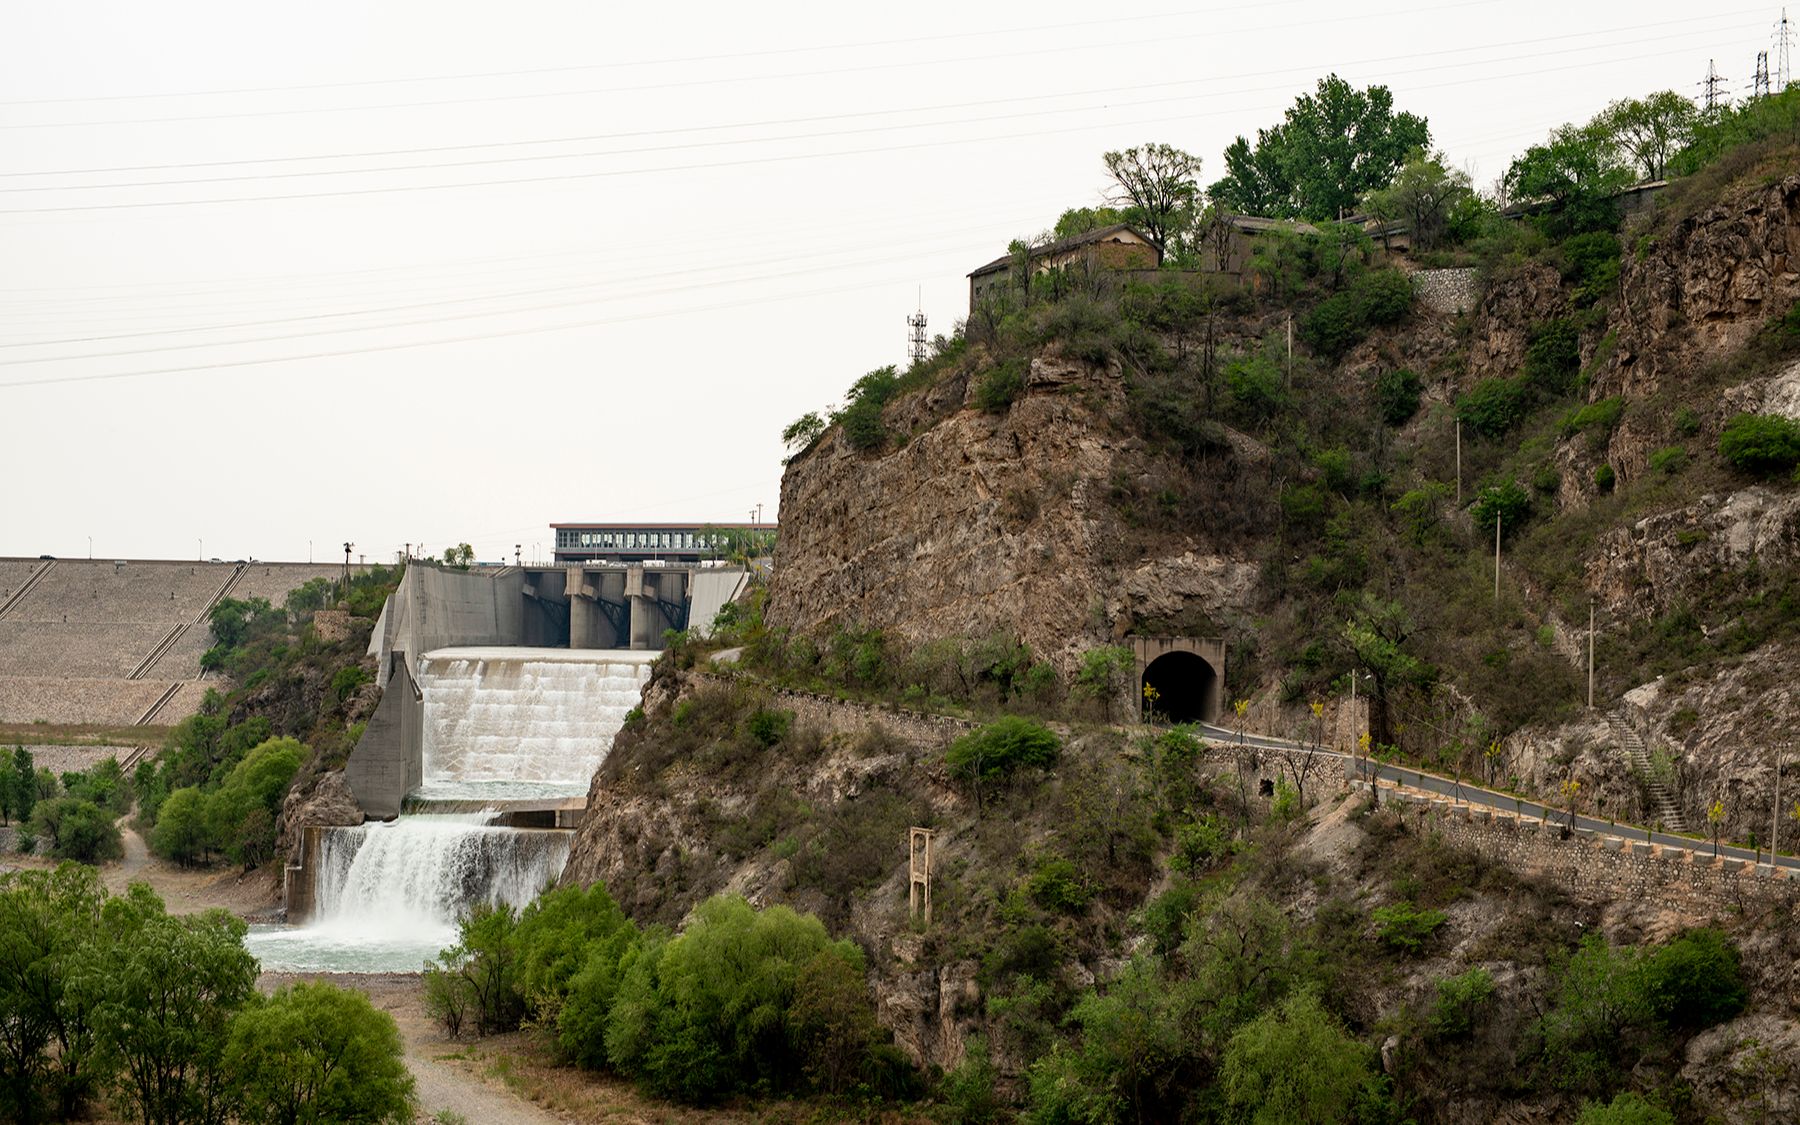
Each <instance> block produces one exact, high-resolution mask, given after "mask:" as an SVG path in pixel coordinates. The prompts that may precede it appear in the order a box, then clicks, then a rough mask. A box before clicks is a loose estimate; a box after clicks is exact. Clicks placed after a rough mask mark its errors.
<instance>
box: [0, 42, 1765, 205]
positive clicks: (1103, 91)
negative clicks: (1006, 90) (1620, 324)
mask: <svg viewBox="0 0 1800 1125" xmlns="http://www.w3.org/2000/svg"><path fill="white" fill-rule="evenodd" d="M1733 14H1734V13H1724V14H1723V16H1725V17H1728V16H1730V15H1733ZM1720 18H1722V15H1721V14H1719V13H1715V14H1712V15H1707V16H1696V17H1690V18H1686V19H1679V20H1664V21H1661V22H1659V23H1646V24H1640V25H1638V26H1639V28H1640V29H1645V30H1647V29H1654V28H1661V27H1673V26H1680V25H1686V24H1690V23H1697V22H1708V21H1712V20H1717V19H1720ZM1611 34H1612V32H1611V31H1610V30H1605V31H1582V32H1569V33H1565V34H1562V35H1549V36H1539V37H1535V38H1530V39H1517V40H1510V41H1505V42H1498V43H1484V44H1481V45H1479V46H1471V47H1455V48H1450V49H1447V50H1443V51H1431V52H1411V53H1407V54H1401V55H1388V56H1382V57H1376V58H1369V59H1359V60H1355V61H1353V62H1351V63H1349V64H1347V65H1349V66H1369V65H1374V64H1376V63H1385V62H1404V61H1405V60H1407V59H1413V58H1422V57H1431V58H1438V57H1441V56H1443V55H1453V54H1466V53H1469V52H1474V51H1488V50H1495V49H1504V48H1509V47H1529V46H1536V45H1539V44H1542V43H1553V42H1561V41H1564V40H1568V39H1591V38H1595V37H1597V36H1603V35H1611ZM1690 38H1691V33H1688V32H1684V33H1681V34H1679V35H1664V36H1649V37H1644V38H1639V39H1628V40H1617V39H1609V40H1608V41H1607V42H1606V43H1603V44H1597V45H1596V46H1599V47H1613V46H1633V45H1639V44H1644V43H1660V42H1666V41H1668V40H1670V39H1684V40H1685V39H1690ZM1589 49H1593V48H1590V47H1578V48H1570V49H1568V50H1564V51H1560V52H1534V53H1533V54H1531V55H1528V56H1511V57H1508V58H1502V59H1496V60H1485V61H1513V60H1514V59H1517V58H1540V57H1543V56H1544V55H1545V54H1546V53H1550V54H1568V53H1572V52H1575V51H1581V50H1589ZM1479 61H1481V60H1478V62H1479ZM1463 65H1468V64H1451V66H1452V67H1460V66H1463ZM1447 68H1448V67H1437V68H1427V69H1447ZM1317 69H1319V68H1318V67H1317V66H1297V67H1290V68H1287V69H1286V70H1284V71H1277V72H1275V73H1300V72H1307V73H1311V72H1313V71H1316V70H1317ZM1268 73H1270V72H1269V71H1266V70H1265V71H1258V72H1254V73H1250V72H1247V73H1242V74H1236V75H1222V76H1215V77H1209V78H1197V79H1182V80H1177V81H1169V82H1147V83H1138V84H1134V85H1128V86H1103V87H1097V88H1089V89H1085V90H1071V91H1067V92H1065V93H1059V94H1031V95H1027V96H1022V97H1012V98H983V99H979V100H974V101H963V102H947V103H936V104H931V105H922V106H906V107H900V108H895V109H875V110H861V111H857V112H851V113H829V114H813V115H808V116H802V117H785V118H769V119H764V120H760V121H738V122H727V123H724V124H718V125H688V126H672V127H669V128H663V129H638V130H627V131H624V132H614V133H588V134H579V135H574V136H565V137H544V138H538V139H530V140H514V141H487V142H474V143H468V144H455V145H431V146H424V147H416V148H397V149H374V150H360V151H352V152H336V153H308V154H302V155H297V156H268V157H253V158H242V159H235V160H203V161H188V162H183V163H169V164H131V165H119V166H113V167H97V168H54V169H50V168H47V169H39V170H35V171H11V172H0V178H4V179H16V178H18V177H21V176H76V175H107V174H113V173H120V172H154V171H173V170H182V169H190V168H229V167H243V166H246V165H254V164H286V163H299V162H310V161H318V160H361V159H370V158H382V157H394V156H428V155H435V154H439V153H448V152H467V151H474V150H479V149H489V148H516V147H525V146H532V145H553V144H585V143H589V142H593V141H610V140H631V139H635V138H639V137H656V136H671V135H679V134H685V133H697V132H716V131H724V130H731V129H760V128H770V127H774V126H781V125H808V124H818V123H823V122H828V121H843V120H855V119H860V118H867V117H883V116H891V115H894V114H903V113H938V112H943V111H947V110H957V109H969V108H973V107H991V106H996V105H1008V104H1016V103H1020V102H1029V103H1039V102H1043V101H1045V100H1048V99H1056V98H1079V97H1094V96H1102V95H1111V94H1124V93H1139V92H1143V91H1147V90H1162V89H1170V88H1180V87H1191V86H1196V85H1217V84H1222V83H1235V82H1238V81H1241V80H1243V79H1245V78H1249V77H1254V76H1257V75H1266V74H1268ZM1403 73H1419V72H1418V71H1409V72H1403ZM1287 88H1288V87H1287V86H1286V85H1285V84H1284V85H1282V86H1277V87H1262V88H1259V89H1255V90H1250V91H1239V92H1251V93H1258V92H1264V91H1266V90H1271V89H1273V90H1285V89H1287ZM1203 96H1212V95H1206V94H1196V95H1194V97H1203ZM1120 104H1123V105H1151V104H1157V103H1156V102H1154V101H1146V102H1128V103H1108V105H1107V106H1103V107H1096V106H1079V107H1065V111H1067V110H1075V109H1091V108H1112V107H1116V106H1118V105H1120ZM1042 112H1048V113H1054V112H1059V111H1057V110H1047V111H1042ZM999 119H1000V118H974V119H970V120H975V121H981V120H999ZM961 123H963V122H961V121H952V122H926V123H917V124H899V125H894V126H888V127H889V128H922V127H931V126H938V125H944V124H961ZM4 127H5V126H0V128H4ZM813 135H816V136H837V135H841V134H837V133H821V134H813ZM767 139H777V140H778V139H789V138H767ZM713 143H741V142H735V141H732V142H713ZM619 151H623V152H634V151H642V150H632V149H626V150H619ZM569 155H582V154H569ZM407 167H409V168H411V167H432V165H408V166H407ZM347 171H355V169H351V170H347ZM157 182H158V183H178V182H181V181H157ZM70 186H89V185H70ZM92 186H128V185H92ZM15 190H18V189H15ZM29 190H40V189H29Z"/></svg>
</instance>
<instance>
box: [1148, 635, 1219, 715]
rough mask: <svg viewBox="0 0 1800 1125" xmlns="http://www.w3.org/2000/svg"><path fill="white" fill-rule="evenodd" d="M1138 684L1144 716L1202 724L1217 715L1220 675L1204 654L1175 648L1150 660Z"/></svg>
mask: <svg viewBox="0 0 1800 1125" xmlns="http://www.w3.org/2000/svg"><path fill="white" fill-rule="evenodd" d="M1140 687H1141V689H1142V690H1141V691H1140V695H1139V698H1140V699H1142V700H1143V701H1144V717H1145V718H1146V719H1150V718H1152V717H1154V718H1155V719H1156V720H1157V721H1159V722H1165V723H1201V722H1211V721H1212V720H1214V719H1215V718H1217V717H1218V709H1219V677H1218V675H1217V674H1216V673H1215V672H1214V671H1213V667H1212V665H1211V664H1210V663H1208V662H1207V661H1206V659H1205V658H1204V657H1201V656H1197V655H1195V654H1194V653H1191V652H1181V651H1179V650H1178V651H1175V652H1166V653H1164V654H1163V655H1161V656H1159V657H1157V658H1156V659H1155V660H1152V661H1151V662H1150V663H1149V665H1148V666H1147V667H1145V669H1144V680H1143V683H1142V684H1141V685H1140Z"/></svg>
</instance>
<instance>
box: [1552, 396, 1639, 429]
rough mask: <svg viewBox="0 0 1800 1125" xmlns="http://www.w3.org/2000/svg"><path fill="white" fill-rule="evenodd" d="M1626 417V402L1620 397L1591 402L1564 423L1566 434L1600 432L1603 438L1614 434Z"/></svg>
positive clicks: (1572, 413) (1570, 415) (1571, 414)
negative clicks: (1620, 420) (1620, 421)
mask: <svg viewBox="0 0 1800 1125" xmlns="http://www.w3.org/2000/svg"><path fill="white" fill-rule="evenodd" d="M1624 416H1625V400H1624V399H1623V398H1621V397H1620V396H1618V395H1613V396H1611V397H1609V398H1603V399H1601V400H1600V401H1599V402H1590V403H1588V404H1587V405H1586V406H1583V407H1581V408H1579V409H1577V410H1575V411H1572V412H1571V413H1570V414H1569V416H1568V418H1567V419H1566V420H1565V421H1564V422H1563V432H1564V433H1565V434H1577V433H1584V432H1598V433H1599V434H1600V435H1601V436H1602V437H1603V438H1604V437H1606V436H1609V435H1611V434H1612V432H1613V430H1614V429H1616V428H1617V427H1618V425H1619V419H1620V418H1623V417H1624Z"/></svg>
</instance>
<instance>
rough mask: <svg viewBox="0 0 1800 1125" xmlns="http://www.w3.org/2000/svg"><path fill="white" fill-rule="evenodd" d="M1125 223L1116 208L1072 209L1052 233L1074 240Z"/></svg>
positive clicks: (1121, 213)
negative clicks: (1080, 235)
mask: <svg viewBox="0 0 1800 1125" xmlns="http://www.w3.org/2000/svg"><path fill="white" fill-rule="evenodd" d="M1196 163H1198V161H1196ZM1125 221H1126V219H1125V213H1124V212H1123V211H1120V210H1119V209H1118V208H1116V207H1071V208H1069V209H1068V210H1067V211H1064V212H1063V213H1062V214H1061V215H1060V216H1058V217H1057V220H1056V229H1055V230H1053V231H1051V232H1050V233H1051V236H1052V237H1054V238H1057V239H1064V238H1073V237H1075V236H1076V235H1078V234H1086V233H1088V232H1089V231H1094V230H1105V229H1106V228H1107V227H1110V226H1117V225H1118V224H1120V223H1122V222H1125Z"/></svg>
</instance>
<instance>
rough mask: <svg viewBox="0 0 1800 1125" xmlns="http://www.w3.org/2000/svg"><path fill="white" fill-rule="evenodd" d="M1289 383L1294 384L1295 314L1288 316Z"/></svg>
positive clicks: (1289, 384) (1290, 385)
mask: <svg viewBox="0 0 1800 1125" xmlns="http://www.w3.org/2000/svg"><path fill="white" fill-rule="evenodd" d="M1287 385H1288V386H1289V387H1292V386H1293V385H1294V314H1293V313H1289V314H1288V316H1287Z"/></svg>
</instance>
